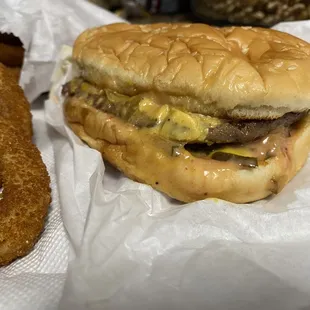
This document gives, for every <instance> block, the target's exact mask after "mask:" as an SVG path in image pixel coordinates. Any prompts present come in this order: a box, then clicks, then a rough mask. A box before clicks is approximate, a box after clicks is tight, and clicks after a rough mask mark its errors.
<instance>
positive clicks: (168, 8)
mask: <svg viewBox="0 0 310 310" xmlns="http://www.w3.org/2000/svg"><path fill="white" fill-rule="evenodd" d="M89 1H90V2H93V3H95V4H96V5H99V6H101V7H104V8H106V9H108V10H111V11H112V12H114V13H116V14H117V15H120V16H121V17H123V18H125V19H127V20H129V21H130V22H132V23H158V22H203V23H208V24H211V25H217V26H226V25H231V24H234V25H248V26H262V27H271V26H273V25H275V24H277V23H279V22H282V21H294V20H306V19H309V18H310V2H309V1H308V0H273V1H270V0H239V1H238V0H161V1H159V0H152V1H151V0H89Z"/></svg>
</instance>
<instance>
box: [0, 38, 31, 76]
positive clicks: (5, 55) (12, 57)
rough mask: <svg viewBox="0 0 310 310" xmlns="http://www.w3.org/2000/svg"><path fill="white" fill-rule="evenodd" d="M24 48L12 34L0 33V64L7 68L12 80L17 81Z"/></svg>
mask: <svg viewBox="0 0 310 310" xmlns="http://www.w3.org/2000/svg"><path fill="white" fill-rule="evenodd" d="M24 52H25V50H24V48H23V44H22V42H21V41H20V39H19V38H17V37H16V36H14V35H13V34H12V33H0V63H2V64H4V65H5V66H6V67H7V71H9V72H10V73H11V75H12V76H13V77H14V80H16V81H18V80H19V77H20V71H21V67H22V65H23V61H24Z"/></svg>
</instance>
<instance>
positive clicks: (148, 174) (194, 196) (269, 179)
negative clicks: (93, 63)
mask: <svg viewBox="0 0 310 310" xmlns="http://www.w3.org/2000/svg"><path fill="white" fill-rule="evenodd" d="M65 117H66V119H67V121H68V124H69V126H70V127H71V128H72V130H73V131H74V133H75V134H76V135H78V136H79V137H80V138H81V139H82V140H83V141H84V142H86V143H87V144H88V145H89V146H90V147H92V148H94V149H96V150H98V151H99V152H101V154H102V156H103V158H104V159H105V160H107V161H108V162H110V163H111V164H112V165H114V166H115V167H116V168H117V169H119V170H121V171H122V172H123V173H124V174H125V175H126V176H128V177H129V178H131V179H133V180H135V181H138V182H141V183H146V184H149V185H151V186H152V187H153V188H155V189H157V190H159V191H162V192H164V193H166V194H168V195H169V196H170V197H173V198H175V199H177V200H180V201H183V202H192V201H197V200H202V199H206V198H219V199H224V200H227V201H231V202H235V203H247V202H252V201H256V200H259V199H263V198H265V197H267V196H269V195H271V194H274V193H278V192H279V191H281V190H282V189H283V187H284V186H285V184H287V183H288V182H289V181H290V180H291V179H292V178H293V177H294V175H295V174H296V173H297V171H298V170H299V169H300V168H301V167H302V166H303V165H304V163H305V161H306V160H307V157H308V152H309V150H310V117H309V116H307V117H306V118H305V119H304V121H303V122H302V124H300V126H299V128H298V129H297V130H294V131H293V132H292V135H291V136H290V137H288V138H287V143H286V147H285V151H283V152H280V153H279V154H278V156H276V157H272V158H269V159H268V160H266V161H265V164H264V165H260V166H259V167H257V168H254V169H241V168H239V167H238V166H237V165H236V164H234V163H232V162H220V161H216V160H212V159H203V158H198V157H195V156H193V155H192V154H191V153H189V152H188V151H186V150H185V149H182V151H181V152H180V154H179V156H177V157H173V156H172V154H171V143H170V142H167V141H164V140H162V139H160V138H158V137H157V136H155V135H150V134H149V133H147V131H146V130H139V129H137V128H136V127H134V126H132V125H130V124H128V123H125V122H123V121H122V120H121V119H119V118H117V117H115V116H112V115H110V114H107V113H104V112H101V111H98V110H96V109H95V108H93V107H91V106H89V105H87V104H85V103H84V102H83V101H82V100H81V99H78V98H75V97H70V98H68V99H67V101H66V104H65ZM169 143H170V144H169Z"/></svg>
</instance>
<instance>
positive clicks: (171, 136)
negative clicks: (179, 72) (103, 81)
mask: <svg viewBox="0 0 310 310" xmlns="http://www.w3.org/2000/svg"><path fill="white" fill-rule="evenodd" d="M63 94H64V95H65V96H75V97H79V98H81V99H83V101H84V102H85V104H88V105H90V106H92V107H94V108H95V109H98V110H101V111H103V112H105V113H110V114H113V115H115V116H117V117H119V118H121V119H123V120H124V121H126V122H129V123H131V124H132V125H134V126H136V127H138V128H140V129H146V130H148V131H150V132H151V133H153V134H156V135H158V136H160V137H162V138H163V139H167V140H169V141H172V142H174V143H173V146H172V149H171V155H172V156H176V157H177V156H179V154H180V152H181V149H182V148H185V149H186V150H187V151H189V152H190V153H191V154H193V155H194V156H197V157H203V158H209V159H213V160H217V161H234V162H235V163H237V164H238V165H239V166H240V167H244V168H255V167H257V166H258V165H259V164H262V163H263V162H264V161H265V160H267V159H268V158H270V157H273V156H276V153H277V151H278V150H279V148H281V147H282V145H283V144H281V143H280V142H281V140H283V139H285V138H287V136H289V135H290V131H291V130H293V128H294V126H295V125H296V124H298V122H299V121H300V120H301V119H302V118H303V117H304V116H305V115H306V112H303V113H292V112H290V113H287V114H284V115H283V116H282V117H280V118H277V119H275V120H229V119H220V118H216V117H211V116H207V115H202V114H198V113H191V112H187V111H182V110H181V109H178V108H176V107H172V106H170V105H167V104H160V103H158V102H157V101H156V100H152V96H149V95H147V94H142V95H136V96H132V97H129V96H126V95H123V94H119V93H117V92H115V91H112V90H109V89H100V88H98V87H96V86H94V85H92V84H90V83H88V82H86V81H85V80H83V79H81V78H75V79H73V80H72V81H70V82H69V83H67V84H66V85H64V87H63ZM258 145H259V147H258Z"/></svg>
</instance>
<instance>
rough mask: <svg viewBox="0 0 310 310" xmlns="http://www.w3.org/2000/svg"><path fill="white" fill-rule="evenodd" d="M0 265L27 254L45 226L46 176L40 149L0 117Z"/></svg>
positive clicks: (47, 198)
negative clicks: (0, 193)
mask: <svg viewBox="0 0 310 310" xmlns="http://www.w3.org/2000/svg"><path fill="white" fill-rule="evenodd" d="M0 169H1V173H0V176H1V181H2V186H3V198H2V199H1V200H0V265H4V264H8V263H10V262H11V261H12V260H14V259H15V258H17V257H20V256H23V255H25V254H27V253H28V252H29V251H30V250H31V249H32V247H33V246H34V244H35V242H36V241H37V239H38V237H39V235H40V233H41V231H42V230H43V227H44V222H45V216H46V214H47V210H48V206H49V203H50V200H51V198H50V187H49V183H50V180H49V176H48V173H47V170H46V167H45V165H44V163H43V162H42V158H41V155H40V152H39V150H38V149H37V148H36V146H35V145H33V144H32V142H31V141H30V139H28V138H26V137H23V136H22V135H21V134H20V133H19V132H18V131H17V130H16V129H15V127H14V126H13V125H12V123H10V122H9V121H6V120H4V119H1V118H0Z"/></svg>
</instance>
